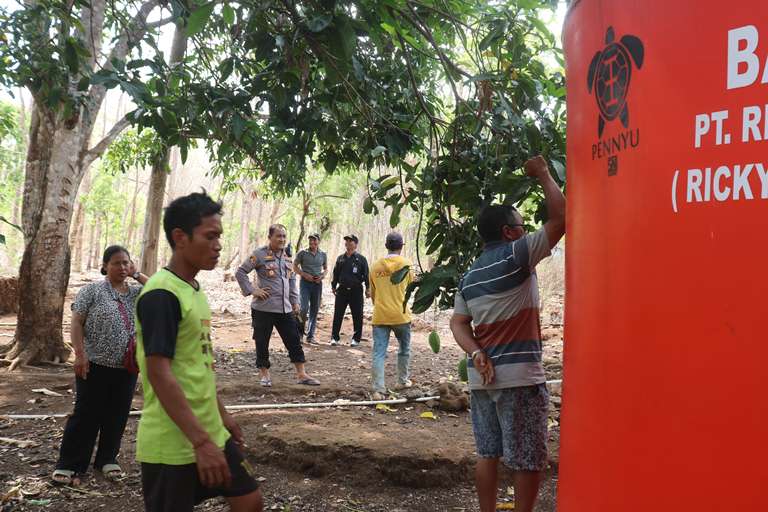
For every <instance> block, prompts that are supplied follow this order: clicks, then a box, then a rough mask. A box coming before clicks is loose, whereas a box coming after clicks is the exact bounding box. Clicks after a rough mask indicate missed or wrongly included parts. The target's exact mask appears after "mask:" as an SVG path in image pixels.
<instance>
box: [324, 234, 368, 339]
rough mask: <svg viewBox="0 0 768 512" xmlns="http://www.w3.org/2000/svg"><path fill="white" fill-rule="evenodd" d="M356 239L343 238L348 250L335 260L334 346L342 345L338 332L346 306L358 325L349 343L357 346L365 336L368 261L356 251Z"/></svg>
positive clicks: (352, 236)
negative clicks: (364, 314)
mask: <svg viewBox="0 0 768 512" xmlns="http://www.w3.org/2000/svg"><path fill="white" fill-rule="evenodd" d="M357 242H358V239H357V237H356V236H355V235H347V236H345V237H344V245H345V246H346V248H347V251H346V252H345V253H344V254H342V255H341V256H339V257H338V258H337V259H336V265H335V266H334V267H333V281H331V291H333V294H334V295H336V302H335V304H334V309H333V331H332V332H331V345H338V344H339V341H340V339H341V336H340V334H339V331H340V330H341V322H342V321H343V320H344V313H346V312H347V306H349V310H350V311H351V313H352V324H353V326H354V328H355V332H354V334H353V335H352V343H350V346H352V347H356V346H358V345H359V344H360V339H361V338H362V336H363V286H365V296H366V297H370V296H371V292H370V290H369V289H368V260H366V259H365V256H363V255H362V254H359V253H358V252H357Z"/></svg>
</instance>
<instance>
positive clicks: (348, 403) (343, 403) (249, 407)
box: [0, 380, 563, 420]
mask: <svg viewBox="0 0 768 512" xmlns="http://www.w3.org/2000/svg"><path fill="white" fill-rule="evenodd" d="M562 382H563V381H562V380H548V381H547V384H549V385H552V384H562ZM430 400H440V397H439V396H425V397H422V398H414V399H408V398H394V399H391V400H359V401H352V400H346V399H343V398H340V399H338V400H334V401H333V402H315V403H312V402H309V403H306V402H305V403H286V404H243V405H227V406H226V409H227V410H228V411H254V410H256V411H258V410H267V409H318V408H327V407H359V406H368V405H378V404H384V405H396V404H406V403H410V402H415V403H422V402H429V401H430ZM68 416H69V414H0V420H46V419H48V418H66V417H68ZM130 416H141V411H131V412H130Z"/></svg>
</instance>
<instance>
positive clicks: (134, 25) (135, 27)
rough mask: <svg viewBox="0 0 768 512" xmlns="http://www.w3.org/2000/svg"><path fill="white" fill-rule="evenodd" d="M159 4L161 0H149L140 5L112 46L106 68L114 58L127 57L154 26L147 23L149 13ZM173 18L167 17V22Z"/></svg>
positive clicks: (110, 65) (105, 64)
mask: <svg viewBox="0 0 768 512" xmlns="http://www.w3.org/2000/svg"><path fill="white" fill-rule="evenodd" d="M159 4H160V2H159V0H147V2H145V3H144V4H143V5H142V6H141V7H139V12H137V13H136V15H135V16H134V17H133V19H132V20H131V21H130V23H129V24H128V26H127V27H125V28H124V29H123V32H122V33H121V34H120V37H119V38H118V40H117V43H115V46H114V47H113V48H112V51H111V52H110V54H109V58H108V59H107V62H105V63H104V67H105V68H107V69H110V68H111V67H112V60H113V59H117V60H123V59H125V57H126V55H128V51H129V50H130V49H131V48H133V47H134V46H136V44H138V42H139V41H140V40H141V39H142V38H143V37H144V34H146V33H147V30H149V29H150V28H153V27H152V26H151V25H154V24H149V23H147V17H149V14H150V13H151V12H152V11H153V10H154V8H155V7H157V6H158V5H159ZM171 20H172V18H166V23H167V22H170V21H171ZM160 21H162V20H160ZM158 23H159V22H158ZM158 26H159V25H158Z"/></svg>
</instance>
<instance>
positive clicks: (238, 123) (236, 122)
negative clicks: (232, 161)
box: [232, 114, 246, 140]
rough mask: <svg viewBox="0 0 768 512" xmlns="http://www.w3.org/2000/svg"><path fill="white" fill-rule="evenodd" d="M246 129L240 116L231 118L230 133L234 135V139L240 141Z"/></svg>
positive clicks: (236, 115) (244, 122)
mask: <svg viewBox="0 0 768 512" xmlns="http://www.w3.org/2000/svg"><path fill="white" fill-rule="evenodd" d="M245 128H246V121H245V119H243V118H242V117H240V114H235V115H234V116H232V131H233V133H234V134H235V139H237V140H240V139H241V138H242V137H243V132H244V131H245Z"/></svg>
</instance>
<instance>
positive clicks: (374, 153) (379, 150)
mask: <svg viewBox="0 0 768 512" xmlns="http://www.w3.org/2000/svg"><path fill="white" fill-rule="evenodd" d="M386 150H387V148H385V147H384V146H376V147H375V148H373V149H372V150H371V156H372V157H373V158H376V157H377V156H379V155H381V154H382V153H384V152H385V151H386Z"/></svg>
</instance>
